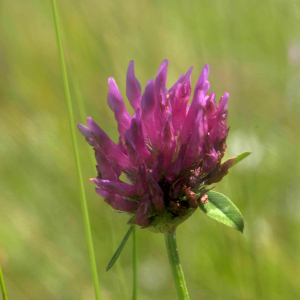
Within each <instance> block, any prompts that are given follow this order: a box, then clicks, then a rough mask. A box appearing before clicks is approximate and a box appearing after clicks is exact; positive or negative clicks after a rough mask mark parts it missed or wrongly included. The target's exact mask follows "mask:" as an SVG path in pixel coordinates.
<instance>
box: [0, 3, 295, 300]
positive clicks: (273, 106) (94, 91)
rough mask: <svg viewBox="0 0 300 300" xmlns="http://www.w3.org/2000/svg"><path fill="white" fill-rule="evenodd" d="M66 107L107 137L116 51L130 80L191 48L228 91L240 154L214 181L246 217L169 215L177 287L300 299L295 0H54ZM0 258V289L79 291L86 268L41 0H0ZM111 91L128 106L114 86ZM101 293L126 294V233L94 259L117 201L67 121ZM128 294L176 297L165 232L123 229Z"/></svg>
mask: <svg viewBox="0 0 300 300" xmlns="http://www.w3.org/2000/svg"><path fill="white" fill-rule="evenodd" d="M58 13H59V18H60V21H61V26H62V30H63V44H64V51H65V55H66V63H67V67H68V72H69V80H70V85H71V96H72V101H73V104H74V113H75V120H76V122H82V123H83V122H84V119H85V117H86V116H91V117H93V118H94V120H96V121H97V122H98V124H99V125H100V126H101V127H102V128H103V129H104V130H105V131H106V132H107V133H108V134H109V135H110V136H111V137H112V139H113V140H114V141H117V138H118V134H117V126H116V122H115V120H114V116H113V113H112V112H111V111H110V110H109V108H108V106H107V104H106V96H107V90H108V88H107V79H108V77H114V78H115V79H116V81H117V84H118V86H119V88H120V90H121V93H122V94H123V95H124V98H126V96H125V95H126V94H125V82H126V81H125V78H126V70H127V66H128V63H129V61H130V60H134V61H135V67H136V75H137V77H138V79H139V80H140V82H141V84H142V87H144V86H145V84H146V82H147V81H148V80H149V79H150V78H153V77H154V76H155V75H156V72H157V69H158V67H159V64H160V63H161V61H162V60H163V59H165V58H169V59H170V64H169V73H168V79H167V85H168V87H171V86H172V84H173V83H174V82H175V81H176V80H177V78H178V77H179V75H180V74H182V73H185V72H186V71H187V69H188V68H189V67H190V66H194V70H193V73H192V84H193V86H194V85H195V83H196V80H197V78H198V76H199V74H200V72H201V69H202V67H203V66H204V64H205V63H207V64H209V65H210V70H211V71H210V77H209V78H210V83H211V90H212V91H215V92H216V93H217V96H218V98H219V97H220V96H221V95H222V93H223V92H224V91H227V92H229V94H230V103H229V120H228V123H229V125H230V126H231V129H230V134H229V138H228V157H231V156H234V155H235V154H239V153H240V152H242V151H244V150H250V151H252V152H253V154H252V155H251V156H250V157H249V158H247V159H246V160H245V161H243V162H241V163H240V164H239V165H237V166H236V167H234V168H233V169H232V171H231V172H230V174H229V175H228V176H227V177H226V178H225V179H224V180H223V181H222V183H219V184H217V186H216V190H217V191H219V192H221V193H224V194H225V195H227V196H228V197H229V198H230V199H231V200H232V201H233V202H234V203H235V204H236V205H237V206H238V207H239V208H240V210H241V212H242V213H243V215H244V219H245V232H244V234H243V235H242V234H240V233H239V232H237V231H235V230H233V229H231V228H228V227H226V226H223V225H221V224H219V223H217V222H215V221H214V220H212V219H209V218H208V217H207V216H205V215H204V214H203V213H202V212H201V211H200V210H199V211H197V212H196V213H195V214H194V215H193V216H192V217H191V218H190V219H189V220H188V221H186V222H185V223H183V224H182V225H180V226H179V228H178V233H177V235H178V248H179V252H180V256H181V262H182V265H183V269H184V273H185V277H186V280H187V286H188V289H189V293H190V298H191V300H192V299H194V300H196V299H197V300H198V299H206V300H210V299H212V300H216V299H220V300H223V299H224V300H226V299H228V300H235V299H236V300H252V299H253V300H256V299H260V300H279V299H284V300H285V299H295V300H296V299H300V276H299V274H300V185H299V182H300V151H299V146H300V3H299V1H296V0H288V1H283V0H272V1H271V0H259V1H258V0H253V1H244V0H240V1H236V0H232V1H229V0H213V1H204V0H202V1H199V0H197V1H196V0H195V1H192V0H190V1H179V0H174V1H156V0H155V1H150V0H148V1H145V0H129V1H121V0H112V1H104V0H86V1H80V0H73V1H71V0H65V1H58ZM0 32H1V33H0V104H1V106H0V264H1V266H2V269H3V273H4V279H5V283H6V288H7V293H8V297H9V300H19V299H22V300H50V299H51V300H53V299H55V300H62V299H66V300H80V299H84V300H89V299H94V291H93V284H92V278H91V271H90V264H89V258H88V251H87V245H86V237H85V232H84V227H83V218H82V213H81V206H80V198H79V192H78V184H77V177H76V170H75V164H74V157H73V150H72V145H71V137H70V131H69V124H68V119H67V110H66V105H65V99H64V92H63V86H62V80H61V74H60V66H59V61H58V53H57V46H56V40H55V31H54V24H53V16H52V10H51V3H50V0H49V1H40V0H32V1H24V0H23V1H22V0H14V1H5V0H4V1H1V3H0ZM126 104H127V106H128V109H129V110H130V112H132V110H131V108H129V103H128V100H127V99H126ZM78 141H79V147H80V154H81V159H82V166H83V177H84V180H85V186H86V193H87V199H88V207H89V212H90V218H91V227H92V232H93V239H94V245H95V252H96V259H97V265H98V268H99V282H100V287H101V298H102V300H110V299H113V300H115V299H125V300H126V299H131V291H132V240H131V239H130V241H129V242H128V243H127V245H126V247H125V248H124V251H123V253H122V255H121V257H120V260H119V261H118V263H117V264H116V265H115V266H114V267H113V268H112V269H111V270H110V271H109V272H108V273H106V272H105V268H106V265H107V263H108V261H109V260H110V258H111V256H112V254H113V252H114V251H115V249H116V248H117V246H118V243H119V242H120V241H121V240H122V238H123V236H124V235H125V233H126V231H127V229H128V225H126V222H127V219H128V217H127V216H126V215H123V214H117V213H115V212H113V211H112V210H111V209H110V207H109V206H108V205H107V204H106V203H104V201H103V200H102V199H101V198H100V197H99V196H98V195H96V193H95V192H94V185H93V184H92V183H90V182H89V178H91V177H94V176H95V167H94V165H95V161H94V159H93V157H92V153H91V151H90V150H91V149H89V147H88V145H87V144H86V143H85V141H84V138H83V137H81V136H80V135H79V134H78ZM138 242H139V246H138V251H139V291H138V292H139V294H138V299H139V300H152V299H164V300H172V299H176V292H175V287H174V283H173V279H172V274H171V270H170V268H169V265H168V260H167V254H166V250H165V245H164V237H163V235H161V234H154V233H152V232H150V231H148V230H141V229H139V230H138Z"/></svg>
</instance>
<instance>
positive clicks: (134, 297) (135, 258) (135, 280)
mask: <svg viewBox="0 0 300 300" xmlns="http://www.w3.org/2000/svg"><path fill="white" fill-rule="evenodd" d="M132 237H133V291H132V300H137V288H138V270H137V269H138V253H137V232H136V228H135V226H134V227H133V234H132Z"/></svg>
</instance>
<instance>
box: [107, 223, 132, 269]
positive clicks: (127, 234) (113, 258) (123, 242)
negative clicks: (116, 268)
mask: <svg viewBox="0 0 300 300" xmlns="http://www.w3.org/2000/svg"><path fill="white" fill-rule="evenodd" d="M133 227H134V225H131V226H130V228H129V229H128V231H127V233H126V235H125V236H124V238H123V240H122V242H121V244H120V246H119V247H118V249H117V251H116V252H115V254H114V255H113V257H112V258H111V260H110V262H109V263H108V265H107V267H106V272H107V271H109V270H110V269H111V268H112V266H113V265H114V264H115V262H116V261H117V259H118V258H119V256H120V254H121V252H122V250H123V248H124V246H125V244H126V242H127V240H128V238H129V236H130V234H131V232H132V230H133Z"/></svg>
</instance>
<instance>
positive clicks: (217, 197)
mask: <svg viewBox="0 0 300 300" xmlns="http://www.w3.org/2000/svg"><path fill="white" fill-rule="evenodd" d="M207 195H208V203H207V204H201V203H200V205H199V207H200V208H201V210H202V211H203V212H204V213H206V214H207V215H208V216H209V217H211V218H213V219H215V220H217V221H219V222H221V223H223V224H225V225H227V226H229V227H232V228H234V229H236V230H238V231H240V232H242V233H243V230H244V220H243V216H242V214H241V212H240V211H239V210H238V208H237V207H236V206H235V205H234V204H233V203H232V202H231V201H230V200H229V199H228V198H227V197H226V196H224V195H222V194H221V193H218V192H214V191H210V192H207Z"/></svg>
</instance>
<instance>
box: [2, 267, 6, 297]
mask: <svg viewBox="0 0 300 300" xmlns="http://www.w3.org/2000/svg"><path fill="white" fill-rule="evenodd" d="M0 286H1V291H2V297H3V300H7V295H6V290H5V284H4V279H3V275H2V270H1V266H0Z"/></svg>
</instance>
